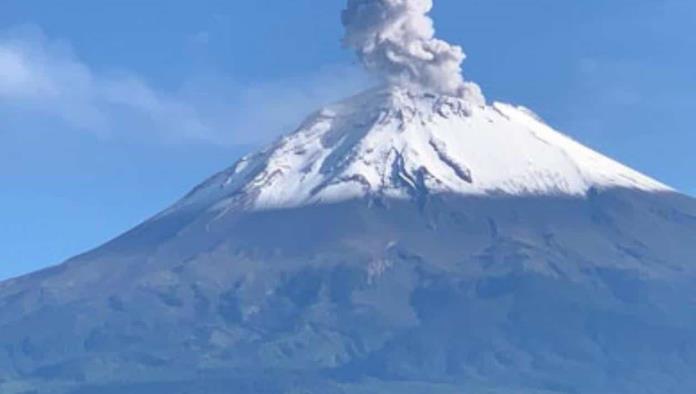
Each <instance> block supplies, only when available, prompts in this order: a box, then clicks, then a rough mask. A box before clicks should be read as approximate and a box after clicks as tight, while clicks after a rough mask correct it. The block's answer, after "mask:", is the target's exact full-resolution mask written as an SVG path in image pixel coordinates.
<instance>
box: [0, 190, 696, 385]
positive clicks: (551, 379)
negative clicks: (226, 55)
mask: <svg viewBox="0 0 696 394" xmlns="http://www.w3.org/2000/svg"><path fill="white" fill-rule="evenodd" d="M694 256H696V203H694V200H693V199H690V198H688V197H684V196H681V195H678V194H676V193H667V192H666V193H648V192H642V191H633V190H618V189H617V190H606V191H596V190H593V191H592V192H591V193H590V194H589V195H588V196H587V197H586V198H580V197H568V196H560V197H552V196H537V197H532V196H530V197H509V196H507V197H505V196H498V197H490V196H489V197H485V198H484V197H465V196H457V195H430V196H427V198H426V199H424V200H419V201H411V200H392V199H373V198H369V199H368V198H366V199H360V200H354V201H347V202H343V203H337V204H327V205H314V206H306V207H298V208H290V209H275V210H264V211H241V212H240V211H224V210H216V209H208V208H206V207H197V208H195V209H194V208H191V209H190V210H177V211H172V212H170V213H169V214H164V215H159V216H157V217H156V218H155V219H153V220H151V221H148V222H146V223H144V224H143V225H141V226H139V228H137V229H135V230H134V231H132V232H130V233H127V234H125V235H124V236H122V237H119V238H117V239H115V240H114V241H112V242H110V243H108V244H106V245H104V246H103V247H101V248H98V249H96V250H94V251H92V252H89V253H87V254H85V255H82V256H80V257H78V258H76V259H74V260H71V261H69V262H68V263H66V264H65V265H63V266H60V267H57V268H54V269H50V270H47V271H44V272H39V273H37V274H33V275H29V276H26V277H22V278H18V279H15V280H11V281H7V282H5V283H3V284H0V343H2V344H4V345H3V346H2V348H0V388H2V391H3V393H4V392H8V393H20V392H31V391H30V390H29V389H34V390H39V392H42V393H43V392H48V391H45V390H48V389H49V388H51V389H53V390H55V392H56V393H69V392H76V393H84V392H92V391H84V390H85V389H84V388H83V387H92V388H94V391H93V392H94V393H102V392H103V393H109V392H115V391H113V390H117V389H118V388H124V387H128V388H129V392H135V393H137V392H139V391H138V390H140V392H145V391H143V390H150V391H147V392H148V393H157V392H158V391H157V390H166V388H167V387H174V386H176V387H178V388H177V390H179V389H180V392H181V393H184V392H194V393H198V392H206V393H208V392H210V393H215V392H217V391H215V390H217V389H216V388H214V386H215V385H216V384H219V385H220V386H219V387H220V389H219V390H221V391H219V392H235V393H236V392H245V391H244V390H243V389H242V388H245V387H246V388H248V390H247V391H248V392H269V393H270V392H273V393H276V392H277V393H285V392H292V391H288V390H289V388H290V387H307V388H308V389H309V392H339V393H363V392H365V393H371V392H379V391H377V390H378V389H376V387H399V385H400V384H404V382H420V383H419V384H421V385H426V386H427V385H430V386H428V387H430V388H431V389H428V390H425V389H424V390H425V391H427V392H433V393H436V392H443V393H447V392H450V391H448V390H450V389H453V388H454V387H459V388H461V387H472V388H485V387H491V388H497V389H500V388H501V387H502V388H504V387H510V388H511V389H510V392H515V393H519V392H530V393H532V392H597V390H604V388H611V390H609V391H611V392H616V393H629V392H630V393H650V392H656V390H657V391H659V390H662V391H665V390H667V391H669V390H676V391H677V392H679V391H680V390H679V389H680V388H684V389H686V388H688V387H693V385H694V384H696V382H694V381H693V378H692V377H691V376H692V374H691V373H690V372H689V371H692V370H693V368H694V367H695V366H696V334H694V332H693V329H692V328H693V327H694V326H695V325H696V318H694V317H693V313H692V311H693V306H694V305H693V304H694V302H695V301H694V300H696V292H695V291H694V290H693V289H694V288H695V287H694V284H696V283H695V282H696V274H695V268H696V267H695V266H694V264H695V258H694ZM276 375H277V376H278V378H277V379H276V378H274V379H265V378H268V376H276ZM114 382H119V383H118V384H115V383H114ZM167 382H170V383H167ZM185 382H188V383H186V384H184V383H185ZM225 382H227V383H225ZM235 382H236V383H235ZM254 382H256V383H254ZM264 382H265V383H264ZM269 382H275V383H274V384H277V386H273V385H272V384H270V383H269ZM179 383H180V385H179ZM262 383H263V384H266V385H269V384H270V386H266V388H265V389H267V391H263V390H261V388H263V387H262V386H258V387H260V388H255V389H251V388H249V387H256V386H254V384H262ZM414 384H415V383H414ZM205 385H208V386H205ZM226 385H230V387H235V386H234V385H237V386H236V387H238V389H237V391H234V390H232V391H224V390H227V389H226V388H225V387H224V386H226ZM381 385H382V386H381ZM389 385H392V386H389ZM22 387H24V388H26V390H25V389H21V388H22ZM158 387H160V388H161V389H160V388H158ZM184 387H190V390H188V391H186V390H183V388H184ZM196 387H199V388H196ZM200 387H208V388H207V389H205V390H204V389H202V388H200ZM318 387H321V390H319V389H318ZM414 387H415V386H414ZM423 387H425V386H423ZM97 388H98V390H97ZM312 388H314V389H312ZM22 390H24V391H22ZM71 390H72V391H71ZM74 390H78V391H74ZM79 390H82V391H79ZM99 390H101V391H99ZM109 390H112V391H109ZM201 390H203V391H201ZM253 390H257V391H253ZM259 390H260V391H259ZM274 390H275V391H274ZM312 390H314V391H312ZM317 390H319V391H317ZM370 390H373V391H370ZM438 390H440V391H438ZM522 390H528V391H522ZM305 391H306V390H305ZM605 391H606V390H605ZM681 391H682V392H683V390H681ZM162 392H164V391H162ZM167 392H174V393H176V392H177V391H167ZM300 392H301V391H300ZM400 392H408V391H400ZM421 392H422V390H421ZM503 392H504V391H503Z"/></svg>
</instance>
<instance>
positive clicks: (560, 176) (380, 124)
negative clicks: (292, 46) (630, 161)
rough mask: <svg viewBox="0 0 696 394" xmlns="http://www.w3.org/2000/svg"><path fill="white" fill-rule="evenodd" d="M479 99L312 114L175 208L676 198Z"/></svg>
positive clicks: (395, 101)
mask: <svg viewBox="0 0 696 394" xmlns="http://www.w3.org/2000/svg"><path fill="white" fill-rule="evenodd" d="M478 97H480V96H475V97H474V96H472V97H469V98H456V97H450V96H441V95H433V94H423V93H421V94H414V93H412V92H411V91H409V90H406V89H403V88H397V87H390V88H385V89H377V90H372V91H368V92H366V93H363V94H361V95H358V96H355V97H352V98H350V99H348V100H345V101H343V102H340V103H337V104H335V105H331V106H329V107H327V108H325V109H323V110H321V111H319V112H317V113H315V114H313V115H312V116H310V117H309V118H308V119H307V120H306V121H305V122H304V123H303V124H302V125H301V126H300V127H299V128H298V129H297V130H296V131H295V132H293V133H291V134H289V135H287V136H285V137H283V138H281V139H280V140H278V141H277V142H276V143H275V144H273V145H271V146H270V147H268V148H267V149H265V150H262V151H260V152H258V153H255V154H252V155H249V156H247V157H244V158H242V159H241V160H240V161H239V162H237V163H236V164H235V165H234V166H233V167H232V168H230V169H229V170H226V171H224V172H222V173H220V174H217V175H216V176H214V177H213V178H211V179H210V180H208V181H207V182H205V183H204V184H202V185H201V186H199V187H198V188H196V189H195V190H194V191H193V192H192V193H191V194H189V195H188V196H187V197H186V198H185V199H184V200H183V201H181V202H180V203H179V204H178V206H181V205H188V204H198V203H207V204H212V203H214V204H216V205H217V206H218V207H220V208H223V207H225V208H227V207H230V206H232V207H237V208H240V209H265V208H281V207H292V206H302V205H309V204H315V203H330V202H337V201H344V200H349V199H358V198H365V197H370V198H396V199H405V198H406V199H407V198H419V197H423V196H427V195H433V194H462V195H572V196H582V195H585V194H586V193H587V192H588V191H589V190H590V189H592V188H599V189H604V188H613V187H619V188H631V189H639V190H646V191H662V190H664V191H667V190H671V189H669V187H667V186H665V185H663V184H661V183H659V182H657V181H655V180H653V179H651V178H649V177H647V176H645V175H642V174H640V173H638V172H636V171H634V170H632V169H630V168H627V167H625V166H623V165H621V164H619V163H617V162H615V161H613V160H611V159H609V158H607V157H605V156H603V155H601V154H599V153H596V152H594V151H592V150H590V149H588V148H586V147H584V146H583V145H581V144H579V143H577V142H575V141H574V140H572V139H570V138H568V137H566V136H564V135H563V134H561V133H559V132H557V131H555V130H553V129H552V128H550V127H549V126H547V125H546V124H544V123H543V122H542V121H541V120H540V119H539V118H538V117H536V116H535V115H534V114H533V113H531V112H530V111H529V110H526V109H524V108H519V107H513V106H510V105H506V104H500V103H496V104H493V105H492V106H488V105H486V104H485V103H484V102H483V101H482V100H480V99H479V98H478Z"/></svg>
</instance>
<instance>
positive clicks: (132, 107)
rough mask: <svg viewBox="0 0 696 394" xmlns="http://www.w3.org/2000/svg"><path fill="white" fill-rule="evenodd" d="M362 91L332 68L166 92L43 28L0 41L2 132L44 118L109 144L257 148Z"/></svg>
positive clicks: (351, 74)
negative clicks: (100, 63) (101, 65)
mask: <svg viewBox="0 0 696 394" xmlns="http://www.w3.org/2000/svg"><path fill="white" fill-rule="evenodd" d="M365 84H366V78H365V77H364V76H363V75H362V74H361V73H359V72H358V71H356V70H353V69H345V68H329V69H325V70H323V71H320V72H318V73H317V74H315V75H312V76H304V77H302V78H299V77H298V78H289V79H285V80H280V81H272V82H269V83H265V84H262V85H255V86H249V85H243V84H239V83H235V82H234V79H233V78H230V77H228V76H216V77H214V78H213V77H209V76H208V77H206V78H204V79H201V78H193V77H192V78H191V80H189V81H183V82H182V84H181V88H180V89H177V90H176V91H161V90H158V89H156V88H154V87H153V86H152V85H151V84H149V83H148V82H147V81H146V80H145V79H144V78H142V77H140V76H138V75H137V74H134V73H129V72H117V73H116V72H114V73H109V72H101V71H97V70H95V69H94V68H92V67H90V65H89V64H87V63H86V62H84V61H83V60H81V59H80V58H79V57H78V56H77V54H75V53H74V51H73V50H72V49H71V47H70V45H69V44H68V43H65V42H62V41H59V40H53V39H50V38H48V37H46V36H45V35H44V34H43V33H42V32H41V30H40V29H38V28H35V27H29V28H27V27H23V28H21V29H13V30H10V31H7V32H4V33H0V116H4V117H5V119H6V120H7V119H12V122H9V121H6V122H3V123H0V131H2V129H3V128H9V127H11V128H12V129H13V131H15V132H17V130H18V129H21V132H32V130H31V129H32V128H35V127H34V126H35V125H36V119H37V118H39V119H45V123H53V122H54V121H60V122H62V123H63V125H64V126H67V128H68V129H73V130H81V131H84V132H91V133H95V134H98V135H102V136H104V137H107V138H125V139H155V140H157V141H164V142H175V143H176V142H185V141H199V142H206V143H214V144H229V145H234V144H254V143H259V142H262V141H264V140H266V139H268V138H270V137H272V136H274V135H275V134H277V133H281V132H287V131H289V130H287V127H291V126H292V125H291V124H290V123H291V122H298V121H299V120H300V119H301V117H302V116H304V115H306V112H310V111H312V110H314V109H316V107H317V106H319V105H321V104H324V103H326V102H327V101H332V100H336V99H339V98H341V96H343V95H346V94H349V93H351V92H353V91H355V90H356V89H359V86H361V85H365ZM30 121H31V122H32V123H29V122H30ZM65 128H66V127H63V128H62V129H65ZM5 131H7V130H5Z"/></svg>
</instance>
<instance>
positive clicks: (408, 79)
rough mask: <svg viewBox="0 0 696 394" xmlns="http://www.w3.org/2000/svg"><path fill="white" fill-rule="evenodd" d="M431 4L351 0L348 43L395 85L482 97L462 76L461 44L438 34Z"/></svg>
mask: <svg viewBox="0 0 696 394" xmlns="http://www.w3.org/2000/svg"><path fill="white" fill-rule="evenodd" d="M432 7H433V1H432V0H348V5H347V7H346V9H345V10H344V11H343V15H342V22H343V26H344V27H345V30H346V34H345V37H344V39H343V43H344V45H345V46H346V47H348V48H352V49H354V50H355V51H356V53H357V55H358V57H359V59H360V60H361V62H362V63H363V65H364V66H365V67H366V68H367V69H368V70H369V71H371V72H374V73H376V74H378V75H379V76H381V77H383V78H385V79H386V80H387V81H388V82H389V83H391V84H395V85H401V86H406V87H408V88H411V89H413V88H417V89H420V90H424V91H428V92H433V93H440V94H447V95H452V96H458V97H466V96H473V97H477V98H480V99H481V101H482V100H483V98H482V97H481V93H480V90H479V88H478V86H476V85H475V84H473V83H469V82H466V81H464V78H463V76H462V69H461V65H462V62H463V61H464V59H465V58H466V55H465V54H464V51H463V50H462V48H460V47H459V46H456V45H451V44H449V43H447V42H445V41H442V40H439V39H437V38H435V29H434V27H433V20H432V19H431V18H430V17H429V16H428V13H429V12H430V10H431V9H432Z"/></svg>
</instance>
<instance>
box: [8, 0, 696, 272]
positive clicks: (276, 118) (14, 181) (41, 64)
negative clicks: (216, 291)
mask: <svg viewBox="0 0 696 394" xmlns="http://www.w3.org/2000/svg"><path fill="white" fill-rule="evenodd" d="M343 6H344V0H322V1H318V0H293V1H285V0H254V1H229V0H226V1H223V0H216V1H213V0H201V1H196V2H195V3H194V2H188V1H172V0H167V1H165V0H148V1H141V0H103V1H99V2H95V1H92V0H71V1H69V2H57V1H53V2H47V1H39V0H3V1H2V3H1V4H0V8H1V10H0V184H1V185H2V193H0V239H1V240H2V242H1V243H0V245H1V246H2V247H1V248H0V278H5V277H9V276H14V275H18V274H21V273H25V272H28V271H31V270H34V269H37V268H41V267H44V266H47V265H50V264H55V263H58V262H60V261H62V260H64V259H65V258H67V257H70V256H71V255H74V254H76V253H79V252H82V251H85V250H86V249H89V248H91V247H94V246H97V245H98V244H100V243H102V242H104V241H106V240H108V239H109V238H111V237H113V236H116V235H117V234H119V233H120V232H122V231H125V230H127V229H128V228H130V227H132V226H133V225H135V224H137V223H139V222H140V221H142V220H144V219H145V218H147V217H148V216H150V215H152V214H154V213H156V212H157V211H158V210H160V209H162V208H164V207H166V206H167V205H168V204H170V203H172V202H173V201H175V200H176V199H177V198H178V197H180V196H181V195H183V194H184V193H185V192H187V191H188V189H190V188H191V187H193V186H194V185H195V184H196V183H198V182H199V181H201V180H202V179H203V178H205V177H207V176H208V175H210V174H212V173H213V172H215V171H217V170H220V169H222V168H224V167H226V166H229V165H230V164H232V163H233V162H234V161H235V159H236V158H237V157H239V156H240V155H241V154H243V153H245V152H248V151H249V150H250V149H253V148H254V147H256V146H259V145H260V144H263V143H264V142H266V141H268V140H269V139H271V138H273V137H274V136H275V135H277V134H279V133H281V132H287V131H289V130H291V129H292V128H293V126H294V125H295V124H296V123H297V122H298V121H299V120H301V118H302V117H303V116H304V115H305V114H306V113H308V112H310V111H312V110H313V109H315V108H316V107H317V106H319V105H320V104H322V103H324V102H327V101H331V100H334V99H338V98H340V97H342V96H344V95H347V94H350V93H352V92H355V91H356V90H359V89H360V88H362V87H364V86H367V85H368V84H369V79H368V78H367V77H366V76H365V75H364V74H363V73H362V72H361V71H360V70H359V68H358V67H357V66H356V63H355V60H354V58H353V56H352V55H351V54H350V53H349V52H347V51H344V50H342V49H341V48H340V44H339V42H340V38H341V35H342V28H341V25H340V21H339V13H340V10H341V9H342V8H343ZM433 16H434V18H435V21H436V27H437V29H438V35H439V36H440V37H442V38H444V39H446V40H448V41H450V42H453V43H457V44H460V45H462V46H463V47H464V49H465V51H466V52H467V54H468V59H467V61H466V62H465V75H466V77H467V78H468V79H470V80H474V81H476V82H477V83H479V84H480V85H481V86H482V88H483V90H484V93H485V94H486V96H487V97H488V99H489V100H497V101H507V102H512V103H515V104H523V105H525V106H528V107H530V108H532V109H534V110H535V111H536V112H537V113H539V114H540V115H541V116H542V117H543V118H545V119H546V120H547V121H548V122H549V123H551V124H552V125H553V126H555V127H556V128H558V129H561V130H563V131H565V132H567V133H568V134H570V135H572V136H573V137H575V138H577V139H579V140H580V141H582V142H584V143H586V144H588V145H590V146H592V147H594V148H596V149H598V150H600V151H601V152H603V153H606V154H608V155H610V156H613V157H615V158H617V159H619V160H620V161H623V162H625V163H627V164H629V165H631V166H633V167H635V168H637V169H639V170H641V171H643V172H645V173H647V174H649V175H651V176H654V177H656V178H658V179H660V180H662V181H664V182H666V183H668V184H670V185H673V186H675V187H677V188H678V189H680V190H682V191H684V192H687V193H692V194H693V193H694V192H696V168H695V167H696V166H695V165H694V164H696V160H695V159H694V147H695V146H696V132H694V130H693V126H692V119H691V118H692V114H694V113H695V112H696V111H695V110H696V93H694V86H696V51H694V48H696V35H694V34H693V27H692V25H693V21H694V20H696V2H693V1H691V0H661V1H654V0H612V1H606V0H583V1H565V2H561V1H557V0H435V10H434V12H433Z"/></svg>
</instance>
